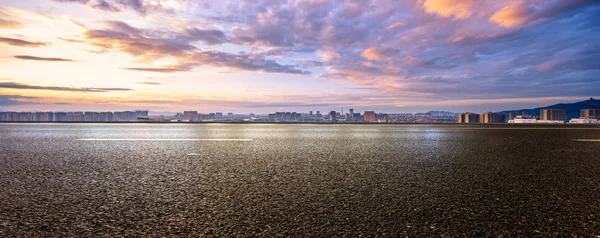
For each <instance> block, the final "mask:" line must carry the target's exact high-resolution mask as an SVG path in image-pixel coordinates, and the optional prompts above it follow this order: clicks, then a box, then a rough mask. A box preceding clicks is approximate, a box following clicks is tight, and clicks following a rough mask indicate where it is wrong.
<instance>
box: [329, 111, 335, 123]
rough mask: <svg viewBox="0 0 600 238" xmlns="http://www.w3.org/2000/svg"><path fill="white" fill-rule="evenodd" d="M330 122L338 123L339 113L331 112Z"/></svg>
mask: <svg viewBox="0 0 600 238" xmlns="http://www.w3.org/2000/svg"><path fill="white" fill-rule="evenodd" d="M329 120H330V121H337V113H336V112H335V111H331V112H329Z"/></svg>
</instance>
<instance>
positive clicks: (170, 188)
mask: <svg viewBox="0 0 600 238" xmlns="http://www.w3.org/2000/svg"><path fill="white" fill-rule="evenodd" d="M83 138H121V139H124V138H129V139H137V138H140V139H141V138H147V139H148V138H153V139H156V138H171V139H181V138H202V139H210V138H219V139H223V138H228V139H253V140H252V141H80V140H77V139H83ZM574 139H600V127H572V126H571V127H570V126H514V125H491V126H468V125H303V124H286V125H278V124H193V125H191V124H190V125H186V124H0V237H99V236H100V237H105V236H108V237H122V236H127V237H132V236H137V237H140V236H141V237H164V236H166V237H171V236H177V237H198V236H227V237H248V236H251V237H256V236H262V237H332V236H335V237H338V236H349V237H357V236H366V237H373V236H378V237H379V236H382V237H405V236H408V237H490V236H493V237H536V236H539V237H548V236H556V237H569V236H579V237H594V236H597V235H600V143H599V142H578V141H574Z"/></svg>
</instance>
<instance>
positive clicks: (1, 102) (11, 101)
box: [0, 95, 36, 107]
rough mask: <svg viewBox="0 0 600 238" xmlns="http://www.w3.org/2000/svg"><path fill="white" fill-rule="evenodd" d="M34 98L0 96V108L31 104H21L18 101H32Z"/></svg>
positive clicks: (21, 102)
mask: <svg viewBox="0 0 600 238" xmlns="http://www.w3.org/2000/svg"><path fill="white" fill-rule="evenodd" d="M34 98H36V97H28V96H21V95H0V107H6V106H15V105H23V104H32V103H30V102H23V101H20V100H19V99H34Z"/></svg>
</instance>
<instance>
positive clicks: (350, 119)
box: [346, 108, 354, 121]
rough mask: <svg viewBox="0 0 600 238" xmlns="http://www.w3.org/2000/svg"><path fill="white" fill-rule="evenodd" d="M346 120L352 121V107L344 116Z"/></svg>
mask: <svg viewBox="0 0 600 238" xmlns="http://www.w3.org/2000/svg"><path fill="white" fill-rule="evenodd" d="M346 121H354V109H352V108H350V109H349V110H348V116H347V117H346Z"/></svg>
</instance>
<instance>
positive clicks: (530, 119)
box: [508, 115, 565, 124]
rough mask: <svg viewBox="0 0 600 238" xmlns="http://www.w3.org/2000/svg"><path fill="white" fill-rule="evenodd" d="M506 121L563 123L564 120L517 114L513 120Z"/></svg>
mask: <svg viewBox="0 0 600 238" xmlns="http://www.w3.org/2000/svg"><path fill="white" fill-rule="evenodd" d="M508 123H515V124H562V123H565V122H564V121H558V120H540V119H539V118H537V117H531V116H527V115H524V116H517V117H515V119H513V120H509V121H508Z"/></svg>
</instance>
